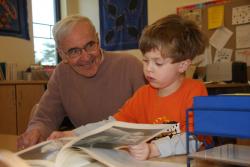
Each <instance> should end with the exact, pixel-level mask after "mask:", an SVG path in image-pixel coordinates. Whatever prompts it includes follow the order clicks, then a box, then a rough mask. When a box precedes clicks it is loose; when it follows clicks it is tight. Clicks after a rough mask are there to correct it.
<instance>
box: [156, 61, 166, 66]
mask: <svg viewBox="0 0 250 167" xmlns="http://www.w3.org/2000/svg"><path fill="white" fill-rule="evenodd" d="M155 64H156V65H157V66H161V65H163V64H164V63H163V62H155Z"/></svg>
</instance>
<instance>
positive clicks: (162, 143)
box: [152, 133, 201, 157]
mask: <svg viewBox="0 0 250 167" xmlns="http://www.w3.org/2000/svg"><path fill="white" fill-rule="evenodd" d="M189 141H190V145H189V150H190V152H195V150H196V149H195V144H196V143H195V140H194V138H193V137H190V138H189ZM152 143H154V144H155V145H156V147H157V148H158V150H159V152H160V154H161V157H168V156H172V155H181V154H186V153H187V150H186V133H182V134H178V135H175V136H173V137H172V138H170V137H168V136H167V137H164V138H161V139H158V140H154V141H152ZM200 145H201V143H200V142H198V146H200Z"/></svg>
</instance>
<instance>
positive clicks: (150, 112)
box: [114, 79, 207, 132]
mask: <svg viewBox="0 0 250 167" xmlns="http://www.w3.org/2000/svg"><path fill="white" fill-rule="evenodd" d="M194 96H207V89H206V87H205V86H204V84H203V83H202V82H201V81H198V80H193V79H184V80H183V82H182V84H181V86H180V88H179V89H178V90H177V91H175V92H174V93H172V94H171V95H169V96H165V97H160V96H158V95H157V89H155V88H153V87H151V86H150V85H145V86H142V87H141V88H139V89H138V90H137V91H136V92H135V94H134V95H133V97H131V98H130V99H129V100H127V102H126V103H125V104H124V105H123V107H122V108H121V109H120V110H119V112H117V113H116V114H114V118H115V119H116V120H119V121H125V122H132V123H148V124H154V123H156V124H157V123H166V122H170V121H176V122H179V123H180V129H181V131H182V132H185V131H186V129H185V127H186V110H187V109H188V108H191V107H192V106H193V97H194ZM189 117H190V119H189V120H190V123H189V128H190V130H191V131H192V130H193V118H192V117H193V116H192V115H189Z"/></svg>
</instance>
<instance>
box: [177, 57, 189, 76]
mask: <svg viewBox="0 0 250 167" xmlns="http://www.w3.org/2000/svg"><path fill="white" fill-rule="evenodd" d="M191 63H192V61H191V60H190V59H187V60H183V61H181V62H180V64H179V72H180V73H184V72H185V71H187V69H188V67H189V65H190V64H191Z"/></svg>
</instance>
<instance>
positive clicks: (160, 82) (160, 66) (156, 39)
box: [50, 15, 207, 160]
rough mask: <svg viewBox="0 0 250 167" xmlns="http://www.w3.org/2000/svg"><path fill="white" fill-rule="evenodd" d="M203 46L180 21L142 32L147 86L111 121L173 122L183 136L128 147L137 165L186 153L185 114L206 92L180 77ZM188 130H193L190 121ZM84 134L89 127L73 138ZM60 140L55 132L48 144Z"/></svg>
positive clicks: (199, 35) (172, 18) (169, 20)
mask: <svg viewBox="0 0 250 167" xmlns="http://www.w3.org/2000/svg"><path fill="white" fill-rule="evenodd" d="M205 46H206V38H205V36H204V35H203V34H202V32H201V31H200V30H199V28H198V26H197V25H195V24H194V23H193V22H191V21H188V20H185V19H183V18H181V17H180V16H178V15H169V16H166V17H164V18H161V19H159V20H158V21H156V22H155V23H153V24H152V25H149V26H148V27H146V28H145V29H144V31H143V33H142V36H141V39H140V42H139V48H140V50H141V51H142V53H143V55H144V58H143V67H144V68H143V69H144V75H145V77H146V79H147V80H148V82H149V84H148V85H145V86H143V87H141V88H139V89H138V91H136V92H135V94H134V95H133V97H132V98H130V99H129V100H128V101H127V102H126V103H125V104H124V106H123V107H122V108H121V109H120V110H119V111H118V112H117V113H116V114H115V115H113V118H114V119H115V120H119V121H125V122H133V123H149V124H154V123H167V122H169V121H176V122H179V123H180V129H181V132H182V133H181V135H176V136H174V137H172V138H169V137H163V138H160V139H158V140H155V141H152V142H151V143H143V144H140V145H136V146H130V147H129V152H130V154H131V155H132V156H133V157H135V158H136V159H139V160H145V159H148V158H152V157H157V156H161V157H164V156H170V155H177V154H185V153H186V139H185V128H186V127H185V125H186V119H187V118H186V114H185V113H186V110H187V109H188V108H190V107H192V105H193V97H194V96H206V95H207V91H206V88H205V86H204V85H203V83H202V82H201V81H198V80H193V79H187V78H185V77H184V73H185V71H186V70H187V69H188V67H189V65H190V64H191V61H192V59H193V58H194V57H195V56H197V55H199V54H202V53H203V51H204V49H205ZM190 117H192V115H190ZM100 124H101V123H99V125H100ZM90 126H91V125H90ZM189 127H190V129H193V123H192V121H190V124H189ZM84 128H85V130H84ZM86 128H87V129H88V125H87V126H83V127H80V128H77V129H76V130H74V131H73V132H74V133H75V134H79V133H82V132H84V131H86ZM59 134H60V133H59ZM65 135H66V136H67V135H72V131H71V132H63V133H61V136H65ZM58 136H59V137H61V136H60V135H58V132H57V133H54V134H52V135H51V137H50V139H51V138H55V137H58Z"/></svg>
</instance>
